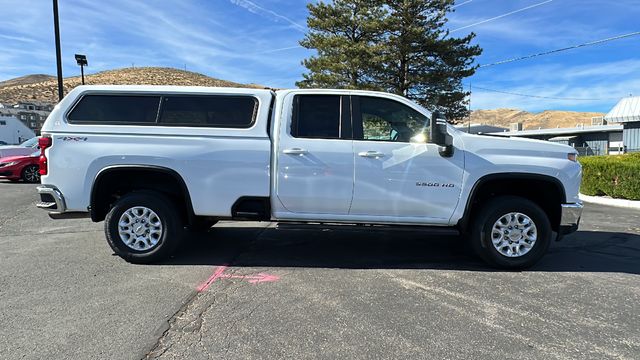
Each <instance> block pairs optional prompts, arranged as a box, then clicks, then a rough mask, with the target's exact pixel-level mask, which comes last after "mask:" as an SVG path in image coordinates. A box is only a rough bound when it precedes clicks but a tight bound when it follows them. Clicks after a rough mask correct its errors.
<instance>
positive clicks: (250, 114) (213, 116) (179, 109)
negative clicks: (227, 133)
mask: <svg viewBox="0 0 640 360" xmlns="http://www.w3.org/2000/svg"><path fill="white" fill-rule="evenodd" d="M257 104H258V102H257V100H256V99H255V98H253V97H250V96H208V95H207V96H183V95H176V96H171V95H169V96H165V97H163V101H162V109H161V115H160V124H161V125H176V126H208V127H222V128H248V127H251V126H252V125H253V122H254V120H255V116H256V110H257Z"/></svg>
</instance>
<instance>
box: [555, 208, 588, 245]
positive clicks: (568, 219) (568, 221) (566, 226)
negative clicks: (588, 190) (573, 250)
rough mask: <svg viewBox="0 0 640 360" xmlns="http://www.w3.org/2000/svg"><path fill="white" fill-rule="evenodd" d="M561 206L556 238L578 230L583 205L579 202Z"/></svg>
mask: <svg viewBox="0 0 640 360" xmlns="http://www.w3.org/2000/svg"><path fill="white" fill-rule="evenodd" d="M561 207H562V213H561V217H560V228H559V229H558V240H560V239H561V238H562V236H564V235H567V234H571V233H573V232H575V231H576V230H578V226H579V225H580V218H581V217H582V209H583V208H584V205H582V203H581V202H579V203H575V204H562V205H561Z"/></svg>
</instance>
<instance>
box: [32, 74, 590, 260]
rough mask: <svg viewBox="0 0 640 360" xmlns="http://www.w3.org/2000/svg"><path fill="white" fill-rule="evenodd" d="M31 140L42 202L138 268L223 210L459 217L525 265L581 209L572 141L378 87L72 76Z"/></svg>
mask: <svg viewBox="0 0 640 360" xmlns="http://www.w3.org/2000/svg"><path fill="white" fill-rule="evenodd" d="M40 147H41V151H42V155H41V157H40V172H41V175H42V185H41V186H40V187H38V193H39V194H40V198H41V201H40V202H39V203H38V204H37V206H38V207H40V208H43V209H46V210H48V211H49V212H50V216H51V217H52V218H68V217H81V216H86V217H90V218H91V219H92V220H93V221H96V222H98V221H102V220H105V233H106V238H107V241H108V243H109V245H110V246H111V248H112V249H113V250H114V251H115V253H116V254H118V255H119V256H121V257H122V258H124V259H126V260H127V261H131V262H136V263H148V262H153V261H157V260H159V259H162V258H164V257H166V256H167V255H169V254H170V253H171V252H172V251H174V249H175V248H176V246H177V245H178V244H179V242H180V239H181V233H182V231H183V230H184V229H185V228H189V227H191V228H194V229H198V228H208V227H210V226H212V225H213V224H214V223H215V222H217V221H218V220H229V219H233V220H252V221H255V220H265V221H279V222H286V221H295V222H314V223H318V222H320V223H346V224H380V225H388V226H397V225H413V226H416V225H420V226H444V227H455V228H457V229H459V231H460V233H461V236H463V237H464V238H465V239H468V240H469V243H470V246H471V247H473V249H474V250H475V251H476V252H477V254H478V255H479V256H480V257H481V258H482V259H484V260H485V261H486V262H488V263H489V264H491V265H493V266H496V267H502V268H524V267H528V266H531V265H533V264H534V263H536V262H537V261H538V260H539V259H540V258H541V257H542V256H543V254H544V253H545V252H546V251H547V248H548V247H549V244H550V242H551V240H552V239H553V238H560V237H561V236H562V235H563V234H566V233H569V232H572V231H575V230H576V229H577V227H578V223H579V220H580V216H581V213H582V204H581V203H580V201H579V199H578V188H579V185H580V178H581V168H580V165H579V164H578V163H577V162H576V151H575V150H574V149H573V148H571V147H569V146H565V145H559V144H554V143H550V142H544V141H536V140H525V139H512V138H500V137H489V136H479V135H469V134H466V133H462V132H459V131H457V130H455V128H453V127H452V126H450V125H448V124H447V123H446V122H445V121H444V120H443V119H439V116H438V115H437V114H431V113H430V112H429V111H427V110H426V109H424V108H422V107H421V106H419V105H417V104H415V103H413V102H411V101H409V100H407V99H406V98H403V97H401V96H397V95H392V94H387V93H380V92H370V91H357V90H280V91H275V92H274V91H271V90H266V89H231V88H207V87H173V86H80V87H77V88H76V89H74V90H73V91H71V92H70V93H69V94H68V95H67V96H66V97H65V98H64V99H63V100H62V101H61V102H60V103H59V104H58V105H57V106H56V107H55V109H54V111H53V112H52V113H51V115H50V116H49V118H48V119H47V121H46V123H45V124H44V126H43V128H42V137H41V138H40ZM372 231H375V230H372ZM399 241H400V240H399Z"/></svg>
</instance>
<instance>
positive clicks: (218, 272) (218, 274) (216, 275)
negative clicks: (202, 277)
mask: <svg viewBox="0 0 640 360" xmlns="http://www.w3.org/2000/svg"><path fill="white" fill-rule="evenodd" d="M228 267H229V266H228V265H221V266H218V267H217V268H216V270H215V271H214V272H213V274H211V276H209V278H208V279H207V281H205V282H203V283H202V284H200V286H198V287H197V288H196V291H197V292H199V293H201V292H203V291H205V290H207V289H208V288H209V286H211V284H212V283H213V282H214V281H216V279H218V278H219V277H221V276H222V274H223V273H224V271H225V270H227V268H228Z"/></svg>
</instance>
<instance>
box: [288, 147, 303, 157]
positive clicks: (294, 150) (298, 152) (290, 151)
mask: <svg viewBox="0 0 640 360" xmlns="http://www.w3.org/2000/svg"><path fill="white" fill-rule="evenodd" d="M282 152H283V153H285V154H287V155H299V156H302V155H304V154H307V153H308V151H307V150H305V149H301V148H291V149H284V150H282Z"/></svg>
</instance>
